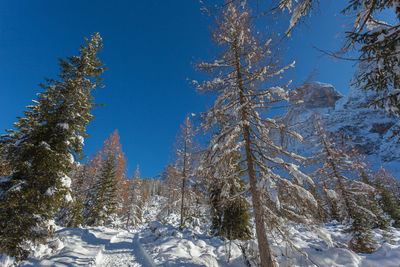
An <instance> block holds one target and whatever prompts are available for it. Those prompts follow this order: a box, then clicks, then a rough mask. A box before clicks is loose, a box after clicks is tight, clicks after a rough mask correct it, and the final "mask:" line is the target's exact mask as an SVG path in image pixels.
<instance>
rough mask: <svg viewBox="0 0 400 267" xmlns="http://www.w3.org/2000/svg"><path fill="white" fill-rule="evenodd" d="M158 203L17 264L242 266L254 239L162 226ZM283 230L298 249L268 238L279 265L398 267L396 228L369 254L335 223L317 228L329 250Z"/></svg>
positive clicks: (169, 219)
mask: <svg viewBox="0 0 400 267" xmlns="http://www.w3.org/2000/svg"><path fill="white" fill-rule="evenodd" d="M160 202H162V200H161V199H156V201H154V202H152V203H150V204H148V205H147V206H146V207H145V209H144V221H147V223H144V224H143V225H140V226H138V227H135V228H132V229H128V230H127V229H110V228H106V227H91V228H60V229H59V230H58V231H57V232H56V239H55V240H58V242H56V246H54V245H53V249H52V250H51V249H50V248H49V247H44V246H43V247H40V248H38V250H37V251H36V253H35V255H33V256H32V257H31V258H29V259H28V260H26V261H24V262H22V263H20V265H19V266H35V267H36V266H144V267H152V266H176V267H178V266H189V267H192V266H193V267H194V266H235V267H239V266H240V267H242V266H246V264H245V263H244V259H243V256H242V251H241V249H240V248H239V244H241V245H243V246H247V248H256V247H257V246H256V244H255V243H254V242H253V241H250V242H247V243H239V242H237V241H235V242H232V243H231V244H229V242H227V241H223V240H222V239H220V238H218V237H214V236H211V235H209V223H208V222H207V221H206V220H205V219H201V218H200V219H195V220H193V221H192V222H191V224H190V227H187V228H186V229H184V230H180V229H179V227H178V225H179V216H178V215H177V214H170V215H168V216H167V215H165V216H163V217H162V219H161V220H160V221H162V223H161V222H160V221H156V219H157V217H159V216H157V215H159V213H158V212H159V211H160V209H159V203H160ZM149 221H150V223H149ZM288 229H290V230H289V232H290V234H291V240H292V241H293V243H294V244H295V245H296V247H297V248H298V249H299V250H296V249H294V248H291V247H290V246H289V245H287V244H286V243H285V242H283V241H282V240H280V239H279V238H278V237H272V236H270V239H271V241H272V252H273V254H274V257H275V259H276V262H277V263H278V264H279V266H282V267H283V266H346V267H347V266H354V267H355V266H360V267H364V266H366V267H369V266H379V267H384V266H388V267H391V266H393V267H399V266H400V229H398V230H395V229H393V231H392V233H391V237H390V240H391V241H390V242H388V241H387V242H383V240H385V239H387V238H388V237H387V236H384V235H382V233H381V232H380V231H375V232H374V238H375V239H376V240H377V241H378V242H379V243H380V244H382V245H381V247H380V248H379V249H378V250H377V251H376V252H374V253H372V254H369V255H361V254H356V253H354V252H352V251H350V250H348V249H346V243H347V241H348V239H349V236H348V235H347V234H345V233H343V229H342V227H341V226H340V225H337V224H327V225H325V226H323V227H322V229H321V230H322V231H323V232H325V233H326V234H328V236H330V237H331V240H332V243H333V246H331V247H330V246H328V245H327V243H326V242H324V241H323V240H321V239H320V238H319V237H318V236H317V235H316V234H315V233H313V232H311V231H309V230H307V229H306V228H304V227H301V226H299V225H288ZM229 251H230V253H229ZM305 254H307V255H308V258H307V257H306V256H305ZM228 255H230V256H228ZM228 260H229V262H228ZM6 261H7V259H6V258H5V257H3V258H2V259H0V266H7V265H9V264H7V263H6Z"/></svg>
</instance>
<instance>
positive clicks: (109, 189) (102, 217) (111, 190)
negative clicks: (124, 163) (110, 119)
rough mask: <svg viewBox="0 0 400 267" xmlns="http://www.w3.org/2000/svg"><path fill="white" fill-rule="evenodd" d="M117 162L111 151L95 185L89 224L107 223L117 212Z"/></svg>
mask: <svg viewBox="0 0 400 267" xmlns="http://www.w3.org/2000/svg"><path fill="white" fill-rule="evenodd" d="M116 163H117V159H116V155H115V154H113V153H111V152H109V153H108V155H107V157H106V159H105V162H104V165H103V168H102V170H101V174H100V175H99V177H98V180H97V182H96V184H95V186H94V199H93V200H92V207H91V212H90V217H89V218H90V219H89V222H88V224H89V225H95V226H100V225H107V224H109V223H110V220H112V219H114V217H115V216H116V214H117V208H118V187H117V186H118V183H117V180H116V176H117V165H116Z"/></svg>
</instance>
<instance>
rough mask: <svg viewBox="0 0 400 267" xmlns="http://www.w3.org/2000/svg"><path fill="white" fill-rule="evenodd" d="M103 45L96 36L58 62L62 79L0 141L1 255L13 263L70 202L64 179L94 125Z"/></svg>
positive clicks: (46, 234)
mask: <svg viewBox="0 0 400 267" xmlns="http://www.w3.org/2000/svg"><path fill="white" fill-rule="evenodd" d="M101 41H102V40H101V37H100V35H99V34H98V33H96V34H94V35H93V36H92V38H91V39H86V45H85V46H81V49H80V51H79V55H78V56H72V57H68V58H66V59H59V65H60V71H61V74H60V75H59V76H58V78H57V79H48V80H46V84H42V85H41V87H42V89H43V92H42V93H39V94H38V99H37V100H33V105H31V106H28V110H27V111H25V112H24V116H23V117H20V118H19V119H18V122H16V123H15V124H14V126H15V130H8V134H7V135H4V136H2V137H1V139H0V143H1V147H2V148H3V149H2V152H3V154H4V158H5V159H6V161H7V162H10V163H11V165H12V168H11V169H12V173H11V175H10V176H9V178H8V179H6V180H2V181H1V183H0V192H1V194H0V236H1V239H0V248H1V249H0V250H2V252H4V253H5V254H7V255H9V256H14V257H15V258H16V259H17V260H21V259H24V258H26V257H27V256H28V254H29V247H30V246H31V245H35V244H37V243H39V242H44V241H45V240H46V238H47V237H49V236H51V235H52V233H53V231H54V228H53V227H52V221H53V219H54V214H55V212H56V211H57V210H58V209H59V207H60V205H61V204H62V202H63V201H64V199H65V198H67V199H70V198H71V197H70V183H71V180H70V178H69V177H68V175H69V173H70V171H71V170H72V167H73V162H74V158H75V157H77V156H79V155H80V154H81V152H82V145H83V140H84V138H85V137H86V133H85V131H86V126H87V125H88V124H89V122H90V121H91V120H92V119H93V115H92V114H91V110H92V109H93V108H94V107H95V104H94V102H93V101H94V99H93V96H92V91H93V90H94V89H96V87H98V86H100V87H101V84H100V82H101V78H100V75H101V74H102V73H103V71H104V68H103V63H102V62H101V61H100V60H99V59H98V57H97V53H98V52H99V51H100V50H101V48H102V43H101Z"/></svg>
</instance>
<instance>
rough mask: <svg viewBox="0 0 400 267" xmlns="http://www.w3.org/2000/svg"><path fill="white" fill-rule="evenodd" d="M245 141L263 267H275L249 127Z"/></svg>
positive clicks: (245, 132)
mask: <svg viewBox="0 0 400 267" xmlns="http://www.w3.org/2000/svg"><path fill="white" fill-rule="evenodd" d="M244 139H245V141H246V158H247V169H248V173H249V180H250V192H251V199H252V202H253V211H254V219H255V222H256V234H257V241H258V250H259V252H260V259H261V266H262V267H273V266H274V263H273V262H272V257H271V249H270V248H269V243H268V239H267V233H266V231H265V223H264V215H263V207H262V204H261V197H260V193H259V192H258V189H257V175H256V172H255V166H254V161H253V155H252V153H251V148H250V130H249V126H247V125H246V126H244Z"/></svg>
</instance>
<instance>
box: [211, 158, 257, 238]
mask: <svg viewBox="0 0 400 267" xmlns="http://www.w3.org/2000/svg"><path fill="white" fill-rule="evenodd" d="M226 160H227V161H226V162H225V164H219V166H218V169H215V170H214V172H213V173H214V177H213V178H212V179H211V183H210V185H209V198H210V200H209V201H210V205H211V216H212V230H213V231H214V232H215V234H217V235H221V236H224V237H226V238H228V239H229V240H235V239H240V240H248V239H250V238H251V236H252V235H251V226H250V218H251V213H250V204H249V202H248V201H247V200H246V198H245V196H246V193H247V191H248V190H247V189H248V187H247V186H246V182H245V181H244V180H242V179H241V178H240V177H241V176H243V175H244V170H243V168H242V167H241V166H240V158H239V154H238V153H236V154H232V157H231V158H227V159H226ZM220 175H221V176H222V177H218V176H220Z"/></svg>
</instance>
